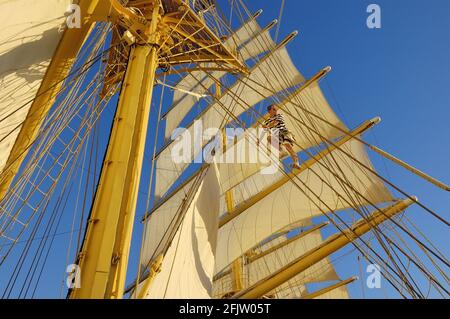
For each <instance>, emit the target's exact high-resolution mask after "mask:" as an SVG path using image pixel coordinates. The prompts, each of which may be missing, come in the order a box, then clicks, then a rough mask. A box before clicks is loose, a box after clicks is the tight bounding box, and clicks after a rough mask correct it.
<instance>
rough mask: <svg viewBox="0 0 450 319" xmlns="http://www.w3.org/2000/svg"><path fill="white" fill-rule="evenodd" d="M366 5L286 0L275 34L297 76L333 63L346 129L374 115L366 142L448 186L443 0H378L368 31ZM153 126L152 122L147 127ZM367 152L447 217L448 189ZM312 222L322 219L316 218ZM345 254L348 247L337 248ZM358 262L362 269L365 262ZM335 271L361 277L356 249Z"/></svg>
mask: <svg viewBox="0 0 450 319" xmlns="http://www.w3.org/2000/svg"><path fill="white" fill-rule="evenodd" d="M246 3H247V5H248V6H249V8H250V9H251V11H257V10H258V9H260V8H262V9H264V12H263V14H262V15H261V16H260V18H259V21H260V24H261V25H265V24H267V23H268V22H269V21H271V20H273V19H275V18H277V17H278V12H279V8H280V4H281V0H270V1H256V0H247V1H246ZM371 3H373V2H372V1H364V0H345V1H335V0H315V1H299V0H286V3H285V8H284V14H283V17H282V20H281V28H280V39H281V38H282V37H284V36H286V35H287V34H289V33H290V32H291V31H293V30H298V31H299V35H298V36H297V38H296V40H295V41H293V42H292V43H290V44H289V46H288V49H289V52H290V54H291V57H292V59H293V61H294V62H295V64H296V65H297V67H298V68H299V69H300V70H301V72H302V73H303V74H304V75H305V77H309V76H312V75H313V74H315V73H316V72H317V71H318V70H319V69H321V68H323V67H325V66H327V65H330V66H332V68H333V71H332V72H331V73H330V74H329V75H328V76H327V77H326V79H325V80H324V81H323V82H322V88H323V90H324V93H325V94H326V96H327V98H328V100H329V102H330V105H331V106H332V107H333V109H334V110H335V111H336V112H337V114H338V115H339V116H340V117H341V118H342V119H343V120H344V122H345V123H346V124H347V126H349V127H350V128H353V127H356V126H357V125H359V124H360V123H361V122H363V121H365V120H367V119H371V118H373V117H374V116H381V118H382V122H381V123H380V124H379V125H377V126H376V127H375V128H374V129H372V130H371V131H370V132H368V133H367V134H366V135H365V139H366V140H367V141H369V142H371V143H373V144H375V145H377V146H380V147H381V148H383V149H385V150H387V151H389V152H391V153H392V154H394V155H396V156H398V157H399V158H401V159H404V160H406V161H407V162H408V163H410V164H412V165H414V166H416V167H418V168H420V169H422V170H424V171H425V172H427V173H429V174H430V175H432V176H435V177H437V178H439V179H441V180H443V181H444V182H447V183H450V170H449V169H448V162H449V161H448V159H449V158H450V129H449V120H450V105H449V101H450V90H449V87H448V85H449V83H450V59H449V52H450V38H449V32H450V19H448V13H449V12H450V2H449V1H448V0H432V1H425V0H395V1H392V0H383V1H376V2H375V3H377V4H379V5H380V7H381V19H382V28H381V29H372V30H371V29H368V28H367V26H366V19H367V17H368V15H369V14H368V13H367V12H366V8H367V6H368V5H369V4H371ZM106 114H107V115H106V116H105V118H104V119H103V121H104V123H103V124H102V127H103V128H104V135H105V136H106V132H109V130H108V124H107V123H108V121H109V120H110V118H111V113H106ZM154 124H155V121H154V120H152V122H151V127H152V125H154ZM151 139H152V136H149V140H151ZM147 153H148V154H150V153H151V150H150V151H147ZM370 155H371V159H372V160H373V162H374V165H375V167H376V168H377V170H378V171H379V172H380V173H381V174H382V175H383V176H385V177H388V178H389V179H390V180H391V181H393V182H395V184H397V185H398V186H399V187H401V188H403V189H404V190H405V191H407V193H409V194H414V195H418V197H419V199H420V200H421V202H423V203H424V204H426V205H428V206H430V207H431V208H432V209H434V210H436V211H437V212H440V213H441V215H442V216H444V217H447V219H448V214H446V213H447V210H448V208H449V207H450V196H449V194H448V193H445V192H444V191H442V190H439V189H437V188H435V187H433V186H430V185H429V184H428V183H426V182H423V181H422V180H421V179H419V178H417V177H415V176H413V175H411V174H410V173H409V172H407V171H405V170H404V169H402V168H399V167H397V166H395V165H393V164H391V163H390V162H387V161H386V160H383V159H382V158H380V157H379V156H377V155H375V154H372V153H370ZM144 165H148V162H147V163H145V164H144ZM142 180H143V181H148V172H144V176H143V177H142ZM146 188H147V185H146V183H143V185H142V186H141V191H142V192H144V193H145V192H146ZM69 206H70V202H69ZM70 208H71V209H73V207H70ZM67 210H68V213H67V216H65V217H64V218H63V219H62V223H61V227H60V228H59V231H60V232H64V231H66V230H70V222H71V216H70V212H69V210H70V209H67ZM144 212H145V195H144V196H141V197H140V200H139V204H138V211H137V220H136V223H135V225H136V227H135V232H134V237H133V244H132V254H131V256H130V267H129V275H130V278H129V280H128V281H130V280H131V279H132V278H133V277H134V274H135V272H136V269H137V259H138V253H139V242H140V236H141V230H142V227H141V224H140V217H141V216H142V215H143V214H144ZM408 216H409V217H411V218H412V219H413V220H414V221H415V223H416V224H417V225H420V228H421V230H423V231H424V232H425V233H426V234H427V235H428V236H429V237H430V239H432V240H433V242H434V243H436V244H437V245H438V246H439V247H440V248H442V250H443V252H444V253H445V254H446V255H447V256H448V255H449V252H450V250H449V248H448V246H447V245H446V243H447V242H448V236H447V233H446V231H447V229H446V228H445V227H444V226H443V225H442V224H439V223H437V222H436V221H435V220H434V219H432V218H431V217H430V216H429V215H427V214H426V213H424V212H423V211H422V210H420V209H418V208H417V207H413V208H411V209H409V210H408ZM320 221H322V219H318V220H317V222H320ZM331 231H332V229H329V230H325V231H324V232H323V235H324V236H325V237H326V236H328V235H330V233H331ZM68 236H69V235H67V234H65V235H64V234H63V235H61V236H59V237H58V240H56V241H55V252H53V253H52V254H51V255H50V256H49V260H48V262H47V265H48V267H47V268H46V273H47V274H52V275H49V276H48V278H45V280H42V282H41V285H40V286H39V289H38V290H37V292H38V293H37V296H39V297H45V298H48V297H59V292H60V287H61V280H62V277H63V275H64V269H65V258H66V256H65V249H66V248H65V247H66V246H67V242H68V239H69V237H68ZM346 251H348V249H347V250H344V251H343V252H346ZM343 252H340V253H337V254H336V255H335V256H339V255H341V254H342V253H343ZM362 265H363V266H364V268H365V264H364V263H363V264H362ZM336 269H337V272H338V275H339V276H340V277H341V278H343V279H345V278H348V277H350V276H353V275H358V276H359V275H360V270H359V264H358V262H357V254H354V253H352V254H350V255H349V256H347V257H346V258H344V259H342V260H341V261H340V262H339V263H337V264H336ZM363 276H365V274H364V273H363ZM5 277H6V278H5ZM7 278H8V277H7V275H6V274H5V273H0V288H2V287H3V285H4V283H5V281H6V280H7ZM364 279H365V278H364ZM349 291H350V294H351V297H353V298H361V297H363V296H365V297H373V298H384V297H386V296H388V297H396V296H398V295H396V294H395V293H394V292H393V291H392V289H391V288H390V287H389V286H388V285H387V283H384V284H383V289H378V290H370V291H369V290H368V289H367V288H365V289H364V290H363V288H362V284H361V281H359V282H356V283H354V284H352V285H350V286H349Z"/></svg>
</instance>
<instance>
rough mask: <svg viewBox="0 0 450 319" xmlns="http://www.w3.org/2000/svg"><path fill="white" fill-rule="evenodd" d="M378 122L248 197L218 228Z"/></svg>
mask: <svg viewBox="0 0 450 319" xmlns="http://www.w3.org/2000/svg"><path fill="white" fill-rule="evenodd" d="M379 122H380V118H374V119H372V120H370V121H366V122H364V123H363V124H362V125H360V126H359V127H358V128H356V129H355V130H353V131H351V132H350V133H349V134H347V135H345V136H343V137H341V138H340V139H339V140H338V141H336V142H335V143H334V144H333V145H330V146H329V147H327V148H326V149H324V150H322V151H320V152H319V153H317V154H316V155H314V156H313V157H311V158H309V159H308V160H306V161H305V162H303V163H302V165H301V168H300V169H297V170H294V171H293V172H291V173H289V174H287V175H285V176H283V177H282V178H281V179H279V180H278V181H276V182H275V183H273V184H272V185H270V186H268V187H267V188H265V189H263V190H262V191H261V192H259V193H258V194H256V195H254V196H252V197H250V198H249V199H247V200H246V201H244V202H243V203H241V204H240V205H238V206H237V207H236V208H235V209H234V210H233V211H232V212H230V213H229V214H227V215H225V217H223V218H222V219H221V220H220V222H219V227H222V226H223V225H225V224H226V223H228V222H230V221H231V220H233V219H234V218H236V217H237V216H239V215H240V214H241V213H243V212H244V211H245V210H247V209H248V208H250V207H251V206H253V205H255V204H256V203H258V202H259V201H260V200H262V199H263V198H265V197H266V196H268V195H269V194H271V193H272V192H274V191H275V190H277V189H279V188H280V187H282V186H283V185H285V184H286V183H288V182H289V181H291V179H292V178H294V177H295V176H297V175H299V174H300V173H301V172H303V171H305V170H307V169H308V168H309V167H311V166H313V165H314V164H315V163H317V162H318V161H320V160H321V159H322V158H324V157H325V156H327V155H328V154H330V153H331V152H333V151H334V150H335V149H337V148H338V147H340V146H341V145H343V144H345V143H346V142H348V141H349V140H351V139H352V138H353V137H354V136H356V135H360V134H361V133H363V132H365V131H367V130H368V129H370V128H371V127H373V126H374V125H375V124H377V123H379Z"/></svg>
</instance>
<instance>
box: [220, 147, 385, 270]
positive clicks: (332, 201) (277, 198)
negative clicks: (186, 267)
mask: <svg viewBox="0 0 450 319" xmlns="http://www.w3.org/2000/svg"><path fill="white" fill-rule="evenodd" d="M342 148H343V149H344V150H346V151H347V152H348V153H350V154H353V156H354V157H355V158H357V159H358V160H359V161H361V162H362V163H364V164H365V165H367V166H368V167H372V164H371V162H370V160H369V158H368V156H367V154H366V152H365V149H364V145H362V143H361V142H358V141H357V140H351V141H349V142H347V143H345V144H344V146H342ZM321 162H323V163H326V165H327V166H328V167H329V168H330V170H331V171H332V172H334V173H335V174H336V175H337V176H339V177H340V178H343V179H344V180H346V181H347V182H348V183H349V184H350V185H351V187H352V188H354V189H356V190H357V191H358V192H360V193H361V194H363V196H364V197H366V198H367V200H365V199H363V198H361V197H359V196H358V195H356V194H355V192H354V191H353V190H351V189H350V187H345V185H342V183H341V182H340V181H339V180H338V178H336V177H335V176H333V175H332V174H331V173H330V171H328V170H326V169H325V168H323V167H321V166H320V164H318V163H316V164H314V165H313V166H312V167H310V168H309V169H307V170H306V171H303V172H302V173H300V174H299V175H298V178H299V180H301V181H302V182H303V183H305V184H306V185H308V187H309V190H308V189H306V188H305V187H304V186H303V185H302V183H301V182H299V181H297V182H296V183H297V184H300V189H299V188H297V186H296V184H294V183H293V182H288V183H286V184H284V185H283V186H281V187H280V188H278V189H276V190H273V191H272V192H271V193H270V194H269V195H268V196H266V197H264V198H263V199H261V200H260V201H258V202H257V203H256V204H254V205H252V206H251V207H249V208H248V209H247V210H245V211H244V212H242V213H241V214H240V215H238V216H236V217H235V218H233V219H232V220H231V221H229V222H228V223H226V224H225V225H223V226H222V227H221V228H220V229H219V240H218V245H217V249H218V251H221V252H222V253H221V254H220V255H218V258H217V262H216V272H219V271H221V270H222V269H224V268H225V267H226V266H227V265H229V264H230V263H231V262H232V261H233V260H235V259H236V258H238V257H239V256H240V255H242V254H243V253H244V252H245V251H247V250H249V249H250V248H252V247H254V246H255V245H257V244H258V243H259V242H261V241H262V240H263V239H264V238H267V237H269V236H270V235H271V234H273V233H276V232H277V231H279V230H281V229H283V228H284V227H286V226H287V225H290V224H292V223H295V222H298V221H301V220H304V219H309V218H312V217H315V216H319V215H321V214H322V211H325V212H328V211H329V209H328V208H327V206H328V207H329V208H331V209H332V210H333V211H338V210H342V209H347V208H352V207H353V206H354V204H353V203H354V198H357V199H358V202H357V205H356V206H360V205H367V204H368V201H370V202H371V203H374V204H379V203H383V202H387V201H391V200H392V195H391V194H390V192H389V191H388V189H387V188H386V187H385V185H384V184H383V182H382V181H381V180H380V179H379V178H378V177H376V176H375V175H374V174H372V173H370V172H368V171H367V170H366V169H364V168H362V167H361V166H360V165H358V164H356V163H355V162H352V161H351V160H350V159H348V158H347V156H346V155H345V154H343V153H342V152H341V151H339V150H335V151H333V152H332V153H331V154H329V155H328V156H326V157H324V158H322V159H321ZM313 172H315V173H316V174H317V175H318V176H319V177H320V178H319V177H318V176H317V175H315V174H314V173H313ZM254 176H260V174H255V175H254ZM321 179H322V180H324V181H326V182H327V183H325V182H323V181H322V180H321ZM254 182H255V183H256V184H255V187H254V188H253V189H248V188H247V186H246V187H245V189H244V187H241V186H242V185H241V184H240V185H238V186H237V187H235V188H234V189H233V190H232V191H233V198H234V201H235V205H238V204H239V203H242V202H243V201H245V200H247V199H249V198H250V197H252V196H254V195H255V194H256V193H259V192H260V191H261V190H263V189H265V188H266V187H267V186H266V180H265V178H261V177H260V178H258V179H256V178H255V179H254ZM327 184H329V185H330V186H331V187H330V186H328V185H327ZM247 185H250V183H247ZM268 186H270V184H269V185H268ZM314 194H315V195H317V196H320V200H321V201H322V202H320V201H319V200H318V199H317V198H316V197H315V195H314ZM338 194H340V195H341V196H342V197H340V196H339V195H338ZM308 196H309V197H310V199H309V198H308ZM349 203H351V204H352V205H349Z"/></svg>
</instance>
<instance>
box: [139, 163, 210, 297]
mask: <svg viewBox="0 0 450 319" xmlns="http://www.w3.org/2000/svg"><path fill="white" fill-rule="evenodd" d="M218 195H219V184H218V175H217V169H216V168H215V166H211V167H210V168H209V170H208V172H207V174H206V175H205V177H204V179H203V181H202V183H201V185H200V187H199V189H198V190H197V192H196V194H195V196H194V198H193V199H192V202H191V204H190V205H189V207H188V209H187V211H186V214H185V216H184V218H183V221H182V223H181V225H180V227H179V228H178V230H177V232H176V234H175V236H174V238H173V240H172V242H171V245H170V247H169V249H168V250H167V252H166V254H165V256H164V259H163V262H162V266H161V272H160V273H158V274H157V275H156V277H155V278H154V280H153V282H152V283H151V285H150V289H149V293H148V295H147V296H146V298H150V299H153V298H155V299H162V298H167V299H177V298H181V299H186V298H200V299H205V298H210V297H211V293H212V278H213V272H214V255H215V247H216V236H217V228H218V212H219V202H218ZM144 249H145V247H144Z"/></svg>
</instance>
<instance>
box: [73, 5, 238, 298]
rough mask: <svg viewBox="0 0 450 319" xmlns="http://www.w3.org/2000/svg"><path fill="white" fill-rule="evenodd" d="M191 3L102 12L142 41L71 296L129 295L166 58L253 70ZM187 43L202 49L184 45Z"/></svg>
mask: <svg viewBox="0 0 450 319" xmlns="http://www.w3.org/2000/svg"><path fill="white" fill-rule="evenodd" d="M93 2H97V1H93ZM105 3H107V4H106V5H105ZM188 4H189V2H188V1H181V0H153V1H146V2H145V3H144V2H142V1H140V2H138V1H129V3H128V6H130V7H131V6H132V7H137V6H139V5H141V6H142V8H140V9H141V10H140V11H141V12H143V16H142V15H136V13H135V12H134V11H131V10H129V9H128V8H127V7H123V6H122V5H121V4H120V2H118V1H117V0H109V1H103V3H102V8H103V9H104V11H101V10H99V11H97V12H96V17H97V18H98V19H100V20H102V19H107V20H109V21H112V22H113V23H117V24H119V25H120V26H121V27H122V28H125V29H126V30H127V31H129V33H128V34H127V39H128V41H130V42H132V43H133V42H134V43H133V44H132V48H131V53H130V56H129V60H128V66H127V70H126V75H125V79H124V82H123V85H122V91H121V94H120V98H119V104H118V108H117V113H116V116H115V119H114V123H113V128H112V132H111V136H110V140H109V144H108V149H107V152H106V157H105V161H104V163H103V168H102V172H101V175H100V180H99V184H98V188H97V192H96V196H95V199H94V203H93V206H92V210H91V216H90V218H89V221H88V226H87V231H86V235H85V238H84V243H83V246H82V249H81V251H80V253H79V255H78V260H77V261H78V265H79V269H80V271H81V283H80V288H78V289H73V290H71V291H70V294H69V295H70V298H122V297H123V291H124V287H125V279H126V270H127V263H128V255H129V250H130V242H131V236H132V231H133V223H134V217H135V209H136V202H137V194H138V188H139V182H140V175H141V169H142V161H143V154H144V148H145V141H146V134H147V125H148V120H149V116H150V105H151V100H152V92H153V85H154V83H155V73H156V70H157V68H158V66H159V61H160V60H161V58H163V61H164V64H165V65H167V64H169V65H175V64H182V63H186V62H189V63H192V62H218V63H221V64H226V66H227V67H228V68H229V67H232V68H234V69H235V70H236V71H244V70H245V66H244V65H243V64H242V63H241V62H240V61H239V60H238V59H237V58H236V57H235V56H234V55H233V54H232V53H230V52H229V51H228V50H227V49H226V48H225V47H224V46H223V44H222V42H221V40H219V38H218V37H217V36H216V35H215V34H214V33H212V32H211V31H210V30H209V29H208V27H207V26H206V25H205V24H204V22H203V21H202V20H201V19H199V18H198V16H197V15H196V14H195V13H194V12H193V11H192V10H191V9H190V8H189V5H188ZM175 35H176V36H175ZM184 43H189V45H190V47H194V48H195V50H188V51H186V50H184V49H183V45H182V44H184ZM169 46H170V47H169ZM168 47H169V49H168ZM177 47H179V48H177ZM173 48H177V49H175V50H178V52H177V51H175V52H174V51H173V50H174V49H173ZM189 51H190V52H189ZM172 57H173V58H172Z"/></svg>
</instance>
